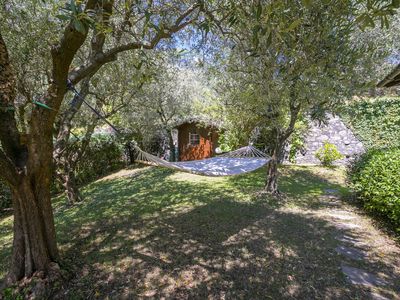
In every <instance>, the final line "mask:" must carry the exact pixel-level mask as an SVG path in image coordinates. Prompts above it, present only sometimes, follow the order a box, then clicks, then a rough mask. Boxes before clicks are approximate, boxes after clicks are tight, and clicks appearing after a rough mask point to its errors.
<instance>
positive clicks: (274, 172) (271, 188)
mask: <svg viewBox="0 0 400 300" xmlns="http://www.w3.org/2000/svg"><path fill="white" fill-rule="evenodd" d="M282 148H283V147H282V144H281V143H280V142H278V143H277V145H275V147H274V151H273V153H272V156H271V160H270V161H269V163H268V169H267V178H266V181H265V190H266V191H267V192H268V193H271V194H279V190H278V161H279V158H280V157H281V153H282Z"/></svg>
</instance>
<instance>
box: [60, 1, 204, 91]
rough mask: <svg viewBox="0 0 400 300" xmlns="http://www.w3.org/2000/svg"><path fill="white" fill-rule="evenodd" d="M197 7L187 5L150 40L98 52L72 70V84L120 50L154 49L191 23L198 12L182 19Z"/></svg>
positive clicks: (91, 72)
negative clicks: (85, 62) (171, 22)
mask: <svg viewBox="0 0 400 300" xmlns="http://www.w3.org/2000/svg"><path fill="white" fill-rule="evenodd" d="M198 7H199V4H195V5H193V6H191V7H189V8H188V9H187V10H186V11H185V12H183V13H182V14H181V15H180V16H179V17H178V18H177V19H176V20H175V23H174V25H173V26H171V27H169V28H168V27H166V28H165V29H164V30H160V31H158V32H157V34H156V35H155V36H154V37H153V38H152V39H151V40H150V41H142V42H132V43H128V44H125V45H120V46H117V47H114V48H111V49H109V50H108V51H106V52H104V53H99V54H98V55H97V56H96V57H95V58H94V59H93V60H92V61H90V62H88V63H87V64H85V65H81V66H79V67H78V68H76V69H74V70H72V71H71V72H70V73H69V76H68V77H69V80H71V82H72V83H73V84H76V83H78V82H79V81H81V80H82V79H83V78H85V77H86V76H89V75H90V74H94V73H95V72H97V71H98V70H99V69H100V68H101V67H102V66H103V65H104V64H106V63H108V62H111V61H114V60H116V59H117V54H119V53H121V52H124V51H129V50H135V49H154V48H155V47H156V46H157V45H158V43H159V42H160V41H161V40H162V39H165V38H170V37H171V36H172V34H173V33H176V32H178V31H180V30H182V29H183V28H185V27H186V26H188V25H189V24H191V23H193V22H194V21H195V20H196V19H197V17H198V14H197V15H196V16H195V17H193V18H192V19H190V20H187V21H184V20H185V19H186V18H187V17H189V16H190V15H191V14H192V13H193V12H194V11H195V10H196V9H197V8H198Z"/></svg>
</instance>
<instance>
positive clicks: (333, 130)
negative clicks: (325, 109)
mask: <svg viewBox="0 0 400 300" xmlns="http://www.w3.org/2000/svg"><path fill="white" fill-rule="evenodd" d="M325 141H328V142H329V143H332V144H334V145H336V147H337V148H338V150H339V152H340V153H342V154H343V155H345V158H344V159H342V160H340V161H337V162H336V164H346V163H347V162H348V161H349V160H351V159H352V158H353V157H354V156H356V155H357V154H361V153H363V152H364V146H363V144H362V143H361V141H360V140H358V139H357V137H356V136H355V135H354V134H353V132H352V131H351V130H350V129H349V128H348V127H347V126H346V125H345V124H344V123H343V121H342V120H341V119H340V118H339V117H338V116H333V115H329V117H328V122H327V124H326V125H324V124H322V125H321V126H319V124H318V123H317V122H313V123H312V124H311V127H310V130H309V132H308V134H307V136H306V138H305V152H304V153H303V154H302V153H298V154H297V156H296V163H297V164H319V163H320V162H319V160H318V159H317V158H316V157H315V152H316V151H317V150H318V149H319V148H321V147H322V146H323V144H324V142H325Z"/></svg>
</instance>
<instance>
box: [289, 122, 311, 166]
mask: <svg viewBox="0 0 400 300" xmlns="http://www.w3.org/2000/svg"><path fill="white" fill-rule="evenodd" d="M308 129H309V126H308V122H307V119H304V118H303V119H300V120H298V121H297V122H296V125H295V126H294V132H293V133H292V136H291V137H290V140H289V144H290V149H289V161H290V162H291V163H296V156H297V154H298V153H299V152H302V151H304V150H305V143H304V138H305V136H306V134H307V133H308Z"/></svg>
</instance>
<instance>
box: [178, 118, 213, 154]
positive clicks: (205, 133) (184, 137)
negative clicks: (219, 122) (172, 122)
mask: <svg viewBox="0 0 400 300" xmlns="http://www.w3.org/2000/svg"><path fill="white" fill-rule="evenodd" d="M176 129H177V130H178V152H179V160H180V161H185V160H198V159H203V158H209V157H212V156H213V155H214V154H215V149H216V148H217V147H218V127H217V126H215V125H213V124H207V123H204V122H198V121H186V122H183V123H182V124H180V125H178V126H176Z"/></svg>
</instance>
